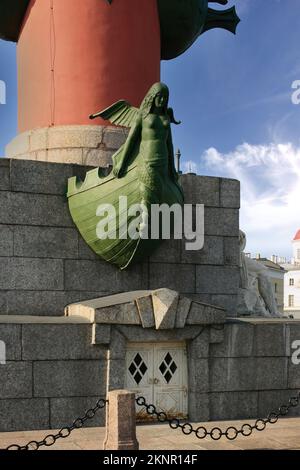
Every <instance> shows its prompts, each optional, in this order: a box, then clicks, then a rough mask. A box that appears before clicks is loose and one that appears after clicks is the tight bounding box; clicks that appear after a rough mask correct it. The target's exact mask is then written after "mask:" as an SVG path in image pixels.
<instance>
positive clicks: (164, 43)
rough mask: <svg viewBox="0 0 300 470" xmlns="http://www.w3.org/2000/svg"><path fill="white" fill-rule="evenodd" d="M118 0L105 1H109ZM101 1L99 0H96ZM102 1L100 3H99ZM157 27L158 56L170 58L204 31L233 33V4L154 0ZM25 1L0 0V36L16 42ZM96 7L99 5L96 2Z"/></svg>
mask: <svg viewBox="0 0 300 470" xmlns="http://www.w3.org/2000/svg"><path fill="white" fill-rule="evenodd" d="M117 1H118V0H107V2H106V3H108V4H112V3H113V2H117ZM99 3H101V0H99ZM102 3H104V2H102ZM157 3H158V11H159V19H160V26H161V58H162V59H173V58H175V57H177V56H179V55H180V54H182V53H183V52H184V51H186V50H187V49H188V48H189V47H190V46H191V45H192V44H193V43H194V42H195V41H196V40H197V38H198V37H199V36H200V35H201V34H203V33H204V32H205V31H208V30H210V29H212V28H224V29H227V30H228V31H231V32H233V33H235V30H236V27H237V24H238V23H239V18H238V16H237V14H236V11H235V7H232V8H229V9H227V10H223V11H221V10H213V9H211V8H209V7H208V3H220V4H223V5H225V4H226V3H227V0H214V1H212V2H209V1H208V0H157ZM28 5H29V0H0V38H2V39H6V40H9V41H17V40H18V37H19V33H20V29H21V25H22V21H23V19H24V16H25V13H26V10H27V7H28ZM99 6H100V5H99Z"/></svg>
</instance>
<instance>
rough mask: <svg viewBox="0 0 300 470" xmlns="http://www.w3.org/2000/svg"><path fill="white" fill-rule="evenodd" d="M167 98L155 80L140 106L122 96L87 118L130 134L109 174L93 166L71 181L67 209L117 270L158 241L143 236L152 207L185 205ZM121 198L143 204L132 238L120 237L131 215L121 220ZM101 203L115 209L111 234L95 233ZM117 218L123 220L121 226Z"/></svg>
mask: <svg viewBox="0 0 300 470" xmlns="http://www.w3.org/2000/svg"><path fill="white" fill-rule="evenodd" d="M168 101H169V90H168V87H167V86H166V85H164V84H163V83H156V84H154V85H153V86H152V87H151V88H150V90H149V92H148V93H147V95H146V96H145V98H144V100H143V102H142V104H141V106H140V108H139V109H138V108H135V107H133V106H131V105H130V104H129V103H128V102H127V101H124V100H122V101H118V102H117V103H114V104H113V105H112V106H110V107H109V108H107V109H105V110H103V111H100V112H99V113H96V114H93V115H91V116H90V117H91V119H94V118H96V117H101V118H103V119H105V120H109V121H110V122H111V123H112V124H116V125H119V126H125V127H129V128H130V132H129V135H128V137H127V140H126V142H125V144H124V145H122V147H121V148H120V149H119V150H118V151H117V152H116V153H115V155H114V156H113V169H112V172H111V174H110V175H109V176H107V177H104V178H102V177H101V175H99V169H98V168H96V169H95V170H92V171H90V172H88V173H87V175H86V179H85V181H84V182H83V183H77V181H76V178H71V179H70V180H69V190H68V198H69V207H70V212H71V215H72V218H73V220H74V222H75V224H76V225H77V227H78V229H79V231H80V233H81V234H82V236H83V238H84V239H85V241H86V242H87V243H88V244H89V245H90V247H91V248H92V249H93V250H94V251H95V252H96V253H98V254H99V255H100V256H102V258H104V259H105V260H106V261H109V262H111V263H114V264H116V265H118V266H119V267H120V268H121V269H124V268H126V267H127V266H129V265H130V264H131V263H133V262H135V261H138V260H141V259H142V258H144V257H145V256H149V255H150V253H151V252H152V251H153V250H154V249H155V248H156V247H157V246H158V244H159V242H160V240H159V239H151V237H150V236H148V235H149V233H148V234H147V238H144V237H143V236H142V235H143V234H144V233H143V231H144V229H145V227H146V228H147V229H148V227H149V224H150V222H151V220H150V214H151V206H152V205H153V204H159V205H161V204H167V205H168V206H172V205H173V204H180V205H182V204H183V193H182V190H181V187H180V185H179V183H178V175H177V172H176V169H175V165H174V150H173V143H172V135H171V123H174V124H179V123H178V122H176V121H175V118H174V113H173V110H172V109H171V108H168ZM120 196H121V197H126V198H127V203H128V206H133V205H135V204H139V205H141V206H142V207H145V208H146V211H145V213H143V214H142V219H141V224H140V226H139V228H138V232H139V234H138V235H139V236H138V237H137V238H136V239H131V238H130V237H128V236H127V237H126V236H124V234H125V235H126V233H125V232H126V230H127V227H128V226H129V225H130V223H131V221H132V220H133V218H134V217H133V216H128V217H125V219H124V214H122V209H120V207H119V206H118V204H119V198H120ZM105 204H107V205H108V204H109V205H112V206H113V207H115V209H116V217H117V223H116V225H117V226H118V227H119V228H118V231H117V236H116V237H115V238H114V237H113V236H108V237H107V238H106V239H99V238H97V236H96V232H97V229H96V227H97V223H98V222H99V218H98V217H97V212H98V213H99V211H98V207H99V205H105ZM145 214H146V215H145ZM145 217H147V220H146V218H145ZM120 220H122V221H123V222H121V224H120ZM112 226H113V229H112V231H114V225H112ZM110 235H111V234H110Z"/></svg>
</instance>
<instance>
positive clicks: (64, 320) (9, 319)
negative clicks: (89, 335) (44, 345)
mask: <svg viewBox="0 0 300 470" xmlns="http://www.w3.org/2000/svg"><path fill="white" fill-rule="evenodd" d="M10 323H11V324H15V325H23V324H24V325H25V324H28V323H29V324H33V323H36V324H40V325H49V324H57V325H67V324H72V323H92V322H91V321H89V320H88V319H87V318H84V317H82V316H76V315H72V316H71V317H38V316H30V315H0V324H10Z"/></svg>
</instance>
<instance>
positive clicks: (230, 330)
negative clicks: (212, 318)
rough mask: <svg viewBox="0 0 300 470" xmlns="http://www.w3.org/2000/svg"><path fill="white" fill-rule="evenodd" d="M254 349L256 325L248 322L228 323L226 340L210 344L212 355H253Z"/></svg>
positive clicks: (225, 332)
mask: <svg viewBox="0 0 300 470" xmlns="http://www.w3.org/2000/svg"><path fill="white" fill-rule="evenodd" d="M253 350H254V326H253V325H251V324H247V323H227V324H226V325H225V327H224V341H223V342H222V343H219V344H212V345H211V346H210V355H211V356H212V357H251V356H252V355H253Z"/></svg>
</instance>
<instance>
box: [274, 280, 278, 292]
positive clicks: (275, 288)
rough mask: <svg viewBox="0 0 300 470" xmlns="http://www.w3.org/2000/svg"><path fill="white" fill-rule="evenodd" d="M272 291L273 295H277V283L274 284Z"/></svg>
mask: <svg viewBox="0 0 300 470" xmlns="http://www.w3.org/2000/svg"><path fill="white" fill-rule="evenodd" d="M274 290H275V294H277V292H278V288H277V282H275V285H274Z"/></svg>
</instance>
